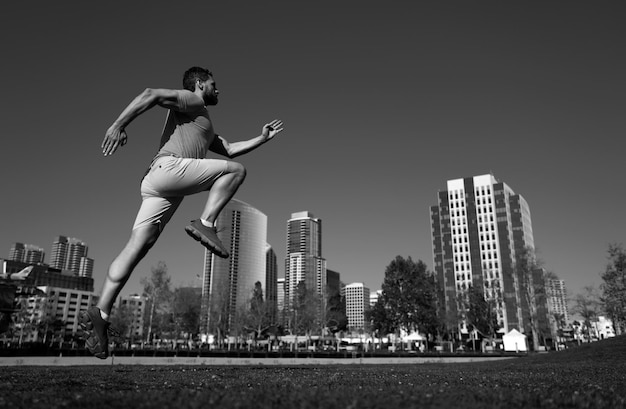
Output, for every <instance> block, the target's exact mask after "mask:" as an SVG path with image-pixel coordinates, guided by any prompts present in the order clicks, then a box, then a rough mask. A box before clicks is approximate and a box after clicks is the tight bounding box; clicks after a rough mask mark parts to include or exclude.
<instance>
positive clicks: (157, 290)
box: [140, 261, 172, 342]
mask: <svg viewBox="0 0 626 409" xmlns="http://www.w3.org/2000/svg"><path fill="white" fill-rule="evenodd" d="M170 282H171V278H170V276H169V275H168V274H167V265H165V263H164V262H162V261H159V263H158V264H157V266H156V267H152V269H151V275H150V279H148V278H146V277H143V278H142V279H141V280H140V283H141V285H143V295H144V296H145V297H148V299H149V301H150V315H149V317H148V324H147V325H148V331H147V337H146V340H147V341H148V342H150V341H151V340H152V337H153V327H155V326H156V327H157V328H159V325H155V324H156V323H157V322H158V321H163V320H160V319H159V317H158V315H161V316H162V315H164V314H166V313H168V312H169V310H170V305H169V303H170V300H171V299H172V290H171V288H170ZM155 314H156V315H157V316H155ZM161 326H162V325H161ZM159 330H161V328H159Z"/></svg>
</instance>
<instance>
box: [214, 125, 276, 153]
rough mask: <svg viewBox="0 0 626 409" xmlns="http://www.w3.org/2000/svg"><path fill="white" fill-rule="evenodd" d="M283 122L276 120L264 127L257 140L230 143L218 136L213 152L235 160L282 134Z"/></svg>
mask: <svg viewBox="0 0 626 409" xmlns="http://www.w3.org/2000/svg"><path fill="white" fill-rule="evenodd" d="M282 130H283V121H281V120H278V119H275V120H273V121H272V122H270V123H267V124H265V125H263V131H262V132H261V135H259V136H257V137H256V138H252V139H249V140H247V141H241V142H232V143H230V142H228V141H227V140H226V139H224V138H222V137H221V136H219V135H217V136H216V138H215V140H214V141H213V143H212V144H211V148H210V149H211V151H213V152H215V153H219V154H220V155H224V156H226V157H228V158H234V157H236V156H239V155H243V154H244V153H248V152H250V151H251V150H254V149H256V148H258V147H259V146H260V145H262V144H264V143H265V142H267V141H269V140H270V139H272V138H273V137H274V136H276V135H277V134H279V133H280V132H282Z"/></svg>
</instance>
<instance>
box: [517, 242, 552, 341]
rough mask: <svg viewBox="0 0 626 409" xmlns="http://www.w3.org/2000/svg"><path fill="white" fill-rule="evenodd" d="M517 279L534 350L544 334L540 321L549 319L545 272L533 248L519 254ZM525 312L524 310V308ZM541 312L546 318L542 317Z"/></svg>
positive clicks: (525, 249)
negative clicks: (526, 313) (526, 312)
mask: <svg viewBox="0 0 626 409" xmlns="http://www.w3.org/2000/svg"><path fill="white" fill-rule="evenodd" d="M515 268H516V270H515V272H516V279H517V280H518V284H519V288H520V291H521V296H522V300H521V301H522V303H524V304H525V306H527V307H528V326H529V327H530V331H531V333H532V339H533V349H534V350H535V351H536V350H537V349H538V347H539V336H540V334H542V332H541V329H540V320H541V318H545V321H547V320H548V317H547V305H546V287H545V279H544V275H545V270H544V269H543V268H541V266H540V263H539V262H538V260H537V258H536V256H535V250H534V249H533V248H532V247H525V248H524V249H523V250H522V251H521V252H520V254H517V257H516V265H515ZM522 309H523V310H524V308H522ZM540 311H544V312H545V314H546V316H545V317H541V316H540Z"/></svg>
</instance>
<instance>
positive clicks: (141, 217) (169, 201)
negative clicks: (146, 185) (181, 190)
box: [133, 195, 183, 231]
mask: <svg viewBox="0 0 626 409" xmlns="http://www.w3.org/2000/svg"><path fill="white" fill-rule="evenodd" d="M182 201H183V198H182V197H158V196H146V195H144V197H143V200H142V201H141V207H140V208H139V211H138V212H137V217H136V218H135V224H134V225H133V230H135V229H137V228H139V227H143V226H147V225H157V226H159V231H163V229H164V228H165V225H166V224H167V223H168V222H169V221H170V219H171V218H172V216H173V215H174V213H175V212H176V209H178V206H179V205H180V203H181V202H182Z"/></svg>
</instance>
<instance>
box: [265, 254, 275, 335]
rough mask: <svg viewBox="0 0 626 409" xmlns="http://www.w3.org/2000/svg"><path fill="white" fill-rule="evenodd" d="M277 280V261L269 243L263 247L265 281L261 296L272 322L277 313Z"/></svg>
mask: <svg viewBox="0 0 626 409" xmlns="http://www.w3.org/2000/svg"><path fill="white" fill-rule="evenodd" d="M276 280H278V262H277V259H276V252H274V249H273V248H272V246H270V245H269V244H267V245H266V248H265V283H263V296H264V299H265V302H266V303H269V305H270V315H271V318H272V323H276V319H277V317H278V315H277V314H276V311H277V310H276V307H277V305H276V301H277V300H276V296H277V294H276V292H277V290H278V288H277V281H276Z"/></svg>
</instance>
